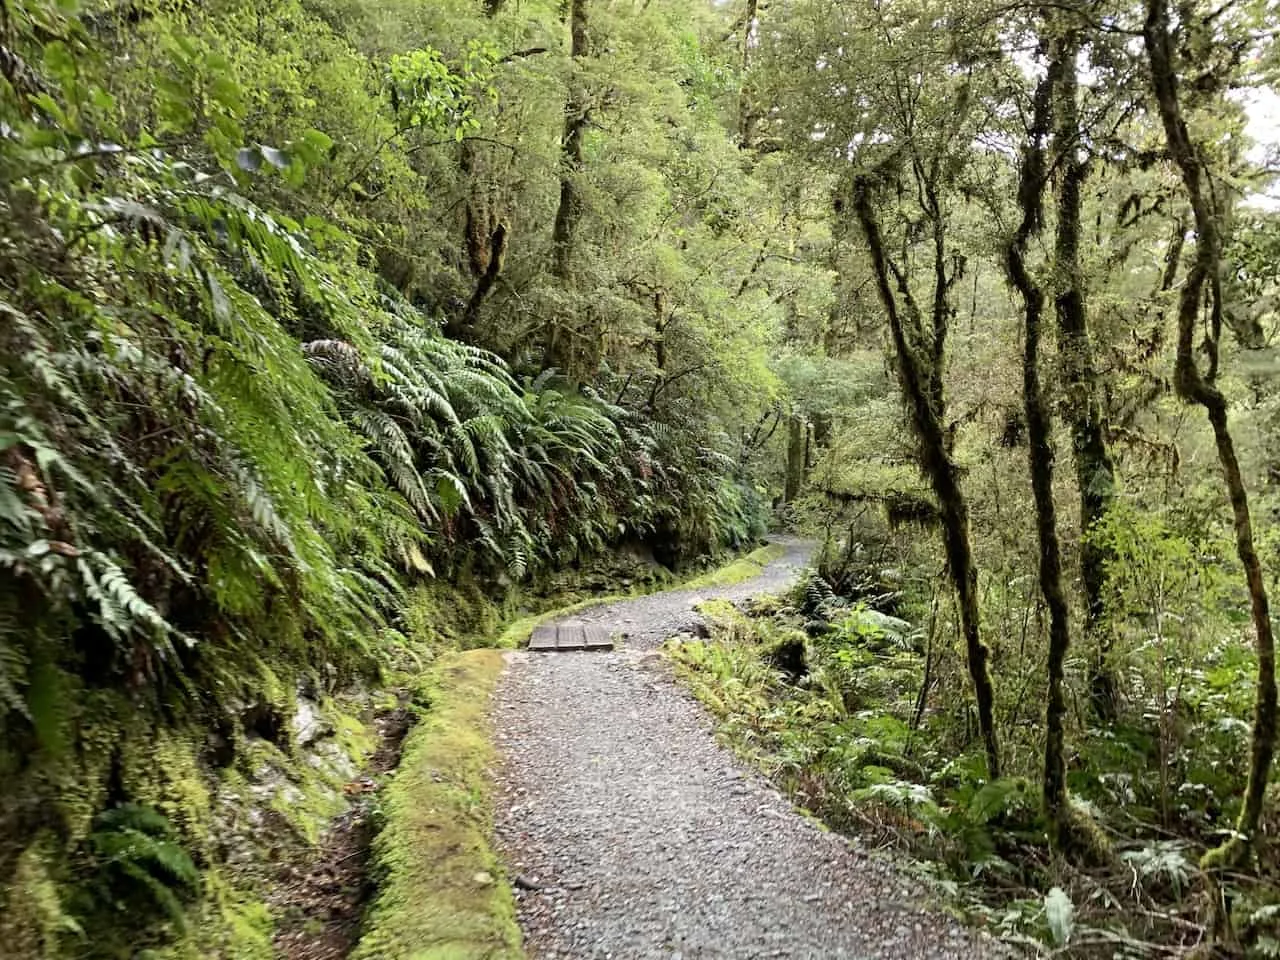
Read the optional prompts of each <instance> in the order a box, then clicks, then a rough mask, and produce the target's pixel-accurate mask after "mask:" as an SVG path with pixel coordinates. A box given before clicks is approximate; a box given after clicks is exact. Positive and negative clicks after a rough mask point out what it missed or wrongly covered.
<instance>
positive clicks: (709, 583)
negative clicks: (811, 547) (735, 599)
mask: <svg viewBox="0 0 1280 960" xmlns="http://www.w3.org/2000/svg"><path fill="white" fill-rule="evenodd" d="M786 552H787V548H786V547H784V546H782V545H781V544H778V543H771V544H768V545H767V546H763V547H758V548H757V549H755V550H752V551H751V552H750V553H748V554H747V555H746V556H745V557H739V558H738V559H737V560H735V561H733V563H729V564H726V565H725V566H723V567H718V568H716V569H715V570H709V571H707V572H706V573H704V574H702V575H701V576H698V577H694V578H693V579H692V580H690V581H689V582H688V583H687V584H685V586H686V587H688V588H690V589H693V590H699V589H703V588H705V587H731V586H733V585H734V584H737V583H742V582H743V581H744V580H750V579H751V578H752V577H758V576H760V573H761V571H762V570H764V568H765V567H766V566H767V565H769V564H770V563H773V561H775V560H779V559H781V558H782V557H783V556H784V555H785V554H786Z"/></svg>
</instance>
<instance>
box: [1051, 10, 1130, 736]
mask: <svg viewBox="0 0 1280 960" xmlns="http://www.w3.org/2000/svg"><path fill="white" fill-rule="evenodd" d="M1052 44H1053V51H1052V54H1051V57H1052V59H1054V60H1055V61H1060V69H1058V70H1057V71H1056V72H1055V79H1054V82H1053V91H1052V100H1053V103H1052V110H1051V112H1052V114H1053V140H1054V152H1055V154H1056V157H1055V159H1056V164H1057V167H1058V171H1059V181H1058V196H1057V208H1058V217H1057V227H1056V231H1055V236H1054V267H1055V274H1056V276H1055V281H1056V294H1055V296H1054V309H1055V313H1056V315H1057V320H1058V355H1059V358H1060V363H1061V368H1062V379H1063V383H1064V385H1065V387H1066V394H1067V397H1066V399H1067V403H1066V416H1067V419H1068V423H1069V425H1070V427H1071V446H1072V452H1073V453H1074V459H1075V467H1076V488H1077V490H1078V491H1079V495H1080V528H1081V533H1082V535H1083V536H1082V542H1081V546H1080V578H1081V581H1082V582H1083V584H1084V597H1085V621H1084V636H1085V642H1086V645H1087V647H1088V649H1089V651H1090V654H1091V656H1092V658H1093V664H1092V667H1091V670H1090V673H1091V676H1090V701H1091V703H1092V706H1093V710H1094V712H1095V714H1096V715H1097V716H1098V717H1099V718H1101V719H1103V720H1110V719H1112V718H1114V717H1115V713H1116V682H1115V675H1114V673H1113V670H1112V667H1111V665H1110V664H1109V662H1108V660H1109V658H1110V652H1111V641H1110V637H1109V636H1108V633H1107V630H1106V626H1105V624H1104V622H1103V615H1104V613H1105V610H1104V605H1105V601H1106V590H1107V561H1108V559H1109V556H1110V552H1109V551H1108V550H1107V548H1106V547H1105V546H1104V545H1102V544H1099V543H1098V542H1097V541H1096V539H1095V537H1094V536H1092V534H1093V533H1094V532H1095V530H1096V528H1097V526H1098V524H1099V523H1100V521H1101V520H1102V518H1103V517H1104V516H1105V515H1106V513H1107V511H1108V510H1110V509H1111V506H1112V504H1113V503H1114V501H1115V486H1116V471H1115V465H1114V463H1113V462H1112V460H1111V452H1110V451H1109V450H1108V449H1107V423H1106V416H1105V414H1104V413H1103V410H1102V404H1101V402H1100V400H1099V398H1098V372H1097V368H1096V366H1095V365H1094V359H1093V343H1092V341H1091V339H1090V337H1089V325H1088V308H1087V305H1086V303H1085V282H1084V273H1083V271H1082V269H1081V267H1080V188H1081V186H1082V185H1083V184H1084V180H1085V177H1086V175H1087V171H1086V168H1085V165H1084V163H1082V162H1081V160H1080V158H1079V150H1080V142H1081V137H1080V110H1079V106H1078V104H1077V94H1078V87H1079V80H1078V79H1077V76H1076V62H1077V59H1078V57H1079V49H1080V45H1079V39H1078V37H1076V36H1075V35H1074V33H1068V34H1066V35H1064V36H1063V37H1060V38H1058V37H1055V38H1054V39H1053V41H1052Z"/></svg>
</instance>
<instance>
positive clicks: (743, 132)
mask: <svg viewBox="0 0 1280 960" xmlns="http://www.w3.org/2000/svg"><path fill="white" fill-rule="evenodd" d="M758 10H759V0H747V13H746V16H745V18H744V19H743V21H742V22H743V24H744V26H743V28H742V30H743V33H742V81H741V86H739V88H738V143H739V145H740V146H743V147H749V146H751V143H752V141H754V140H755V136H756V129H755V128H756V115H755V110H754V105H753V104H752V102H751V88H750V86H749V85H748V83H747V71H748V70H749V69H750V68H751V38H752V37H753V36H755V30H756V15H757V13H758ZM744 282H745V281H744Z"/></svg>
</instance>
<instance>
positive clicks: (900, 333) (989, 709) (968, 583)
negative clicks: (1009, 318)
mask: <svg viewBox="0 0 1280 960" xmlns="http://www.w3.org/2000/svg"><path fill="white" fill-rule="evenodd" d="M853 199H854V209H855V211H856V213H857V216H858V221H859V223H860V224H861V226H862V230H863V233H864V234H865V235H866V238H867V247H868V249H869V251H870V253H871V265H872V268H873V270H874V273H875V278H876V288H877V290H878V292H879V295H880V301H881V303H882V304H883V306H884V309H885V314H886V315H887V317H888V320H889V331H890V334H891V335H892V337H893V345H894V350H895V352H896V354H897V361H898V379H899V382H900V384H901V387H902V394H903V399H904V400H905V401H906V404H907V408H908V410H909V412H910V414H911V422H912V426H913V428H914V430H915V433H916V439H917V441H918V442H919V447H920V460H921V465H922V467H923V469H924V473H925V476H927V477H928V479H929V483H930V485H931V486H932V487H933V492H934V496H936V497H937V499H938V510H939V513H940V515H941V520H942V531H943V541H944V544H945V547H946V554H947V566H948V569H949V571H950V574H951V581H952V583H953V585H954V586H955V590H956V594H957V597H958V600H959V606H960V626H961V631H962V632H963V634H964V639H965V648H966V652H967V656H968V663H969V675H970V678H971V679H972V681H973V691H974V698H975V699H976V700H977V706H978V729H979V732H980V733H981V736H982V741H983V746H984V747H985V749H986V754H987V773H988V774H989V775H990V776H991V778H992V779H995V778H997V777H999V776H1000V749H999V738H998V736H997V734H996V727H995V693H994V690H993V688H992V685H991V674H990V672H989V671H988V667H987V661H988V659H989V656H990V651H989V650H988V649H987V647H986V645H985V644H983V642H982V635H981V626H980V621H979V610H978V568H977V565H976V564H975V563H974V559H973V545H972V543H971V542H970V539H969V507H968V504H967V503H966V502H965V498H964V493H963V492H962V491H961V489H960V479H959V474H958V472H957V470H956V466H955V463H954V462H953V461H952V459H951V455H950V452H949V451H948V447H947V440H946V431H945V429H944V428H943V425H942V423H941V421H940V419H939V415H938V411H937V410H935V408H934V399H933V396H932V392H933V386H932V383H933V381H932V380H931V377H930V372H929V371H927V370H925V369H924V364H923V362H922V361H921V359H920V357H919V356H918V355H917V354H916V352H915V351H914V350H913V349H912V347H911V344H910V342H909V341H908V338H907V334H906V331H905V330H904V328H903V324H902V316H901V313H900V311H899V309H898V301H897V298H896V296H895V295H894V292H893V286H892V283H891V280H890V272H891V267H890V265H889V260H888V256H887V254H886V252H885V247H884V237H883V236H882V234H881V233H880V224H879V222H878V221H877V219H876V215H875V209H874V207H873V206H872V200H871V184H870V182H869V181H868V179H867V178H866V177H865V176H859V177H857V178H855V180H854V186H853ZM900 282H901V277H900ZM916 332H917V334H918V333H920V331H916ZM935 375H936V376H940V375H941V374H940V372H939V373H937V374H935Z"/></svg>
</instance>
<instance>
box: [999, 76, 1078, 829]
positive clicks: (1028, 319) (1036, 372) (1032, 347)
mask: <svg viewBox="0 0 1280 960" xmlns="http://www.w3.org/2000/svg"><path fill="white" fill-rule="evenodd" d="M1064 69H1071V70H1074V69H1075V62H1074V57H1072V58H1071V62H1070V63H1064V60H1063V59H1062V57H1061V56H1051V58H1050V63H1049V70H1048V74H1047V76H1046V77H1045V79H1043V80H1041V81H1040V83H1039V84H1038V85H1037V87H1036V94H1035V109H1034V114H1033V119H1032V125H1031V130H1030V131H1029V132H1028V137H1027V146H1026V150H1025V152H1024V154H1023V158H1022V168H1021V171H1020V173H1019V178H1018V206H1019V208H1020V209H1021V211H1022V221H1021V222H1020V223H1019V224H1018V229H1017V231H1016V232H1015V233H1014V235H1013V237H1012V238H1011V239H1010V240H1009V244H1008V246H1007V247H1006V248H1005V271H1006V273H1007V274H1008V276H1009V282H1010V283H1011V284H1012V285H1013V287H1014V289H1016V290H1017V291H1018V294H1019V296H1021V298H1022V304H1023V317H1024V345H1023V354H1022V401H1023V409H1024V411H1025V413H1026V417H1027V461H1028V465H1029V467H1030V473H1031V491H1032V495H1033V497H1034V500H1035V508H1036V535H1037V539H1038V540H1039V545H1040V563H1039V576H1040V593H1041V594H1042V595H1043V597H1044V602H1045V606H1046V607H1047V608H1048V610H1049V663H1048V674H1049V678H1048V679H1049V683H1048V691H1047V703H1046V706H1045V743H1044V785H1043V787H1044V794H1043V796H1044V810H1045V817H1046V819H1047V820H1048V822H1049V840H1050V842H1051V843H1052V844H1053V846H1054V847H1056V848H1058V849H1062V848H1063V847H1064V846H1065V845H1066V843H1065V841H1066V839H1067V837H1068V836H1069V835H1070V829H1069V824H1070V819H1071V816H1070V813H1071V811H1070V806H1069V803H1068V800H1067V764H1066V743H1065V740H1066V733H1065V723H1064V721H1065V718H1066V713H1067V703H1066V698H1065V696H1064V694H1063V678H1064V675H1065V664H1066V659H1067V651H1068V649H1069V648H1070V644H1071V625H1070V621H1069V617H1068V611H1067V597H1066V593H1065V592H1064V591H1063V589H1062V548H1061V545H1060V544H1059V542H1058V516H1057V507H1056V506H1055V504H1054V501H1053V460H1054V454H1053V436H1052V434H1053V425H1052V423H1051V422H1050V418H1049V411H1048V408H1047V407H1046V405H1045V402H1044V390H1043V388H1042V387H1041V383H1040V333H1041V323H1042V320H1043V317H1044V306H1045V294H1044V290H1043V289H1041V287H1040V285H1039V284H1037V283H1036V281H1035V280H1034V279H1033V278H1032V277H1031V274H1030V272H1029V271H1028V270H1027V264H1026V256H1027V243H1028V242H1029V241H1030V240H1031V238H1032V237H1033V236H1035V235H1036V234H1037V233H1039V232H1040V229H1041V227H1042V226H1043V222H1044V221H1043V217H1044V191H1045V185H1046V180H1047V178H1048V173H1047V170H1046V164H1045V149H1044V144H1045V139H1046V137H1047V136H1048V133H1049V123H1050V113H1051V104H1050V95H1051V92H1052V87H1053V85H1054V84H1055V82H1057V81H1058V80H1059V79H1060V75H1061V74H1062V72H1063V70H1064Z"/></svg>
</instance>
